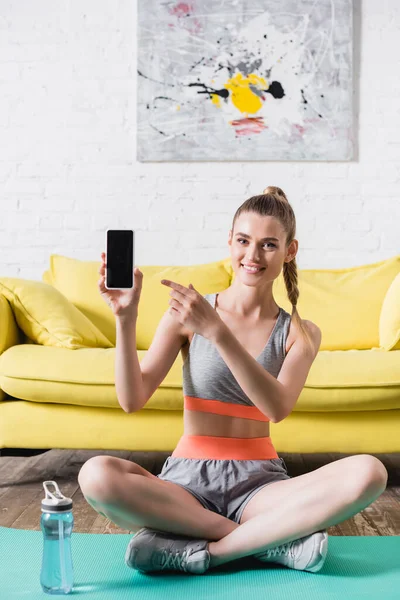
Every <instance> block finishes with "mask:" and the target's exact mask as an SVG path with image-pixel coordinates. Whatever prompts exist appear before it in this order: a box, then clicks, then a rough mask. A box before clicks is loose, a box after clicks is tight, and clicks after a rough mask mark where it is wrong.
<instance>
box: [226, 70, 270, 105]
mask: <svg viewBox="0 0 400 600" xmlns="http://www.w3.org/2000/svg"><path fill="white" fill-rule="evenodd" d="M250 85H253V86H255V87H257V88H259V89H262V90H266V89H268V87H269V86H268V83H267V82H266V80H265V79H264V78H263V77H259V76H258V75H256V74H255V73H251V74H250V75H248V77H243V75H242V73H237V75H235V76H234V77H232V78H231V79H228V81H227V83H226V84H225V87H226V89H228V90H231V92H232V94H231V100H232V102H233V104H234V105H235V106H236V108H237V109H239V110H240V112H242V113H251V114H254V113H256V112H257V111H259V110H260V108H261V107H262V101H261V98H260V97H259V96H257V95H256V94H255V93H254V92H253V91H252V90H251V89H250Z"/></svg>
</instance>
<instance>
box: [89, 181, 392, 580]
mask: <svg viewBox="0 0 400 600" xmlns="http://www.w3.org/2000/svg"><path fill="white" fill-rule="evenodd" d="M295 232H296V221H295V216H294V212H293V209H292V207H291V206H290V204H289V202H288V200H287V198H286V196H285V194H284V192H283V191H282V190H281V189H280V188H278V187H272V186H270V187H268V188H266V189H265V190H264V193H263V194H261V195H259V196H253V197H251V198H249V199H248V200H246V202H244V203H243V204H242V205H241V206H240V207H239V209H238V210H237V211H236V214H235V216H234V219H233V225H232V230H231V231H230V232H229V240H228V244H229V246H230V253H231V259H232V268H233V270H234V272H235V279H234V281H233V283H232V285H231V286H230V287H229V288H227V289H226V290H223V291H222V292H221V293H218V294H216V293H213V294H206V295H205V296H204V297H203V296H202V295H201V294H199V293H198V292H197V290H195V289H194V287H193V286H192V285H191V284H189V287H185V286H183V285H180V284H178V283H176V282H172V281H168V280H163V281H162V282H161V283H163V284H165V285H167V286H168V287H170V289H171V291H170V295H171V299H170V301H169V304H170V309H169V310H168V312H167V313H166V315H165V316H164V317H165V318H164V317H163V320H165V321H166V322H168V326H167V325H166V326H165V327H164V325H163V327H162V328H161V327H159V330H160V331H159V330H157V332H156V334H155V336H154V339H153V343H152V347H151V348H150V349H149V350H148V352H147V353H146V357H145V358H144V359H143V360H142V362H141V363H140V368H139V367H138V365H137V363H136V362H135V363H133V357H132V356H130V355H131V354H136V352H134V351H133V350H134V349H135V348H136V343H135V345H134V349H132V351H130V350H128V349H129V348H132V346H133V342H132V343H131V346H129V342H128V338H123V337H122V336H123V335H124V334H123V331H124V327H123V326H122V325H123V324H124V323H125V330H126V329H127V327H126V323H127V322H128V323H129V324H130V328H131V329H132V327H133V328H134V322H135V317H137V306H138V302H139V297H140V290H141V284H142V274H141V273H140V271H139V270H138V269H135V290H134V291H123V292H118V291H115V290H114V291H110V290H106V288H105V287H104V268H105V264H104V263H103V264H102V267H101V269H100V273H101V275H102V279H101V280H100V281H99V287H100V291H101V293H102V294H103V296H104V297H105V299H106V301H107V302H109V304H110V306H111V307H112V309H113V310H114V313H115V314H116V318H117V349H118V337H120V340H121V341H120V350H119V352H120V356H123V357H124V358H123V359H121V361H122V360H126V363H127V364H130V365H131V366H132V369H133V372H135V369H136V367H137V372H138V373H139V375H142V376H143V377H142V381H143V384H144V383H145V382H148V381H149V380H150V378H149V375H150V372H151V373H152V374H153V375H154V378H155V381H154V380H153V382H152V386H150V384H148V387H147V388H146V390H145V389H144V388H143V390H141V391H142V395H141V396H140V398H141V402H140V403H139V401H138V404H137V405H135V410H139V409H140V408H141V407H142V406H143V405H144V403H145V402H146V401H147V399H148V398H149V397H151V395H152V392H153V391H154V390H155V389H156V388H157V387H158V385H159V383H158V381H159V380H160V378H163V377H164V376H165V375H164V374H163V375H162V376H161V374H160V371H161V370H162V368H161V366H160V364H161V363H162V362H163V361H162V356H163V355H162V353H161V350H160V348H161V345H162V343H164V344H165V343H166V342H165V338H166V337H167V338H168V336H167V335H166V331H169V338H170V343H171V344H172V342H171V338H172V336H174V339H176V340H177V342H179V343H176V345H175V346H174V348H175V349H176V353H175V354H174V355H172V354H171V353H172V350H171V349H170V351H169V352H168V355H169V363H168V369H169V366H170V365H171V364H172V362H173V361H174V360H175V358H176V354H177V352H178V351H179V348H182V353H183V357H184V364H183V392H184V425H185V428H184V435H183V436H182V437H181V439H180V440H179V442H178V445H177V447H176V448H175V450H174V451H173V453H172V455H171V456H169V457H168V459H167V461H166V462H165V464H164V466H163V469H162V472H161V473H160V474H159V475H158V476H157V477H156V476H154V475H152V474H151V473H149V472H148V471H146V470H145V469H143V468H142V467H140V466H139V465H136V464H135V463H132V462H130V461H125V460H123V459H117V458H115V457H101V456H99V457H93V458H92V459H90V461H87V463H85V465H84V466H83V467H82V470H81V472H80V476H79V483H80V485H81V487H82V489H83V490H84V493H85V497H86V498H87V499H88V501H89V502H90V503H91V504H92V506H94V508H95V509H96V510H98V511H99V512H100V508H101V510H102V511H103V512H102V513H101V514H106V515H107V516H108V517H109V518H110V519H111V520H112V521H114V522H115V523H116V524H118V525H120V526H121V527H124V528H128V529H130V530H132V529H136V531H137V534H136V535H135V536H134V537H133V538H132V540H131V541H130V543H129V545H128V548H127V551H126V555H125V562H126V564H127V565H128V566H130V567H132V568H136V569H138V570H141V571H143V572H151V571H158V570H181V571H186V572H188V573H204V572H205V571H207V570H208V569H209V568H212V567H216V566H218V565H220V564H223V563H225V562H228V561H231V560H234V559H237V558H241V557H244V556H249V555H254V556H255V557H256V558H257V559H259V560H261V561H266V562H267V561H271V562H279V563H281V564H284V565H285V566H287V567H289V568H294V569H300V570H308V571H311V572H317V571H319V570H320V569H321V567H322V566H323V563H324V561H325V557H326V554H327V544H328V535H327V532H326V528H328V527H330V526H333V525H335V524H337V523H340V522H342V521H344V520H346V519H348V518H349V517H351V516H353V515H354V514H356V513H358V512H359V511H360V510H362V509H364V508H365V507H366V506H368V505H369V504H371V503H372V502H373V501H374V500H375V499H376V498H377V497H378V496H379V495H380V494H382V493H383V491H384V489H385V487H386V482H387V471H386V469H385V467H384V465H383V464H382V463H381V461H379V460H378V459H377V458H375V457H374V456H370V455H365V454H364V455H358V456H350V457H346V458H343V459H341V460H338V461H335V462H333V463H330V464H328V465H324V466H323V467H321V468H319V469H316V470H314V471H312V472H310V473H306V474H304V475H300V476H298V477H290V476H289V475H288V473H287V469H286V465H285V462H284V460H283V459H281V458H280V457H279V456H278V454H277V452H276V450H275V448H274V446H273V443H272V441H271V438H270V436H269V421H272V422H274V423H278V422H280V421H282V420H283V419H284V418H286V417H287V416H288V415H289V414H290V413H291V411H292V410H293V408H294V406H295V404H296V401H297V399H298V397H299V395H300V392H301V390H302V388H303V387H304V384H305V382H306V379H307V375H308V373H309V370H310V368H311V365H312V363H313V361H314V359H315V357H316V356H317V353H318V349H319V347H320V343H321V331H320V329H319V328H318V326H317V325H316V324H314V323H312V322H311V321H306V320H302V319H301V318H300V316H299V313H298V311H297V309H296V305H297V301H298V297H299V290H298V288H297V266H296V258H295V257H296V254H297V250H298V241H297V240H296V239H295ZM282 269H283V278H284V282H285V285H286V290H287V294H288V298H289V300H290V302H291V304H292V314H289V313H288V312H286V311H285V310H283V309H282V308H281V307H279V306H278V305H277V304H276V302H275V300H274V298H273V294H272V287H273V282H274V280H275V279H276V278H277V277H278V276H279V275H280V273H281V272H282ZM132 306H135V310H134V311H132V312H131V313H129V311H130V310H131V307H132ZM124 311H125V312H124ZM126 312H128V313H129V316H128V321H123V322H122V325H121V323H120V324H118V323H119V322H120V321H121V319H122V318H123V316H124V315H125V316H126ZM132 315H133V317H132ZM168 327H169V329H168ZM174 327H175V329H174ZM118 328H119V329H118ZM161 329H162V333H163V335H161ZM118 331H119V336H118ZM177 332H179V334H180V337H178V335H177ZM125 335H127V334H126V332H125ZM157 348H158V352H159V354H158V355H157V354H156V352H157ZM123 349H124V353H123ZM128 354H129V356H127V355H128ZM156 357H157V359H158V369H159V372H158V380H157V377H156V375H155V369H156V367H155V366H154V365H155V362H156ZM117 359H118V353H117V354H116V360H117ZM152 360H153V361H154V365H152V368H151V369H150V366H149V365H150V364H152ZM164 360H165V362H166V359H164ZM133 365H134V366H133ZM117 366H118V365H117V364H116V367H117ZM164 367H165V369H166V366H165V365H164ZM140 369H141V371H140ZM165 369H164V372H165ZM120 370H122V367H119V368H116V373H117V374H118V373H119V372H120ZM116 383H117V381H116ZM139 384H140V381H136V380H135V385H134V386H133V389H138V388H139ZM126 387H127V390H126V397H127V398H128V396H129V394H130V395H131V396H132V387H131V388H130V391H129V390H128V386H126ZM118 389H119V390H120V393H119V394H118V398H119V400H120V403H121V398H122V384H121V383H119V388H118V387H117V390H118ZM138 397H139V395H138ZM143 398H144V400H143ZM126 403H128V400H127V401H126ZM132 410H133V409H132Z"/></svg>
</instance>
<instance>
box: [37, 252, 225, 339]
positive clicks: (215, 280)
mask: <svg viewBox="0 0 400 600" xmlns="http://www.w3.org/2000/svg"><path fill="white" fill-rule="evenodd" d="M228 264H230V258H228V259H223V260H219V261H216V262H212V263H205V264H199V265H193V266H140V267H139V268H140V270H141V271H142V273H143V283H142V292H141V295H140V302H139V312H138V321H137V327H136V346H137V349H138V350H148V348H150V345H151V342H152V339H153V337H154V333H155V331H156V329H157V327H158V324H159V322H160V319H161V317H162V315H163V314H164V312H165V311H166V310H167V309H168V308H169V305H168V302H169V299H170V295H169V292H170V288H169V287H167V286H165V285H162V284H161V283H160V281H161V279H170V280H171V281H175V282H177V283H181V284H182V285H185V286H188V285H189V283H192V284H193V285H194V287H195V288H196V290H197V291H198V292H199V293H200V294H203V295H204V294H208V293H212V292H218V291H221V290H223V289H225V288H227V287H229V284H230V277H231V275H230V272H229V268H228ZM99 267H100V261H81V260H78V259H75V258H69V257H66V256H60V255H58V254H52V255H51V257H50V269H49V271H46V272H45V273H44V274H43V280H44V281H46V282H47V283H49V284H51V285H54V287H55V288H57V289H58V290H59V291H60V292H62V293H63V294H64V295H65V296H66V298H68V300H69V301H70V302H72V304H74V305H75V306H76V307H77V308H79V310H80V311H81V312H82V313H83V314H84V315H86V316H87V317H88V318H89V319H90V320H91V321H92V322H93V323H94V324H95V325H96V326H97V327H98V328H99V329H100V331H102V332H103V333H104V335H105V336H106V337H107V338H108V339H109V340H110V342H112V344H113V345H114V346H115V342H116V338H115V317H114V314H113V312H112V310H111V309H110V307H109V306H108V305H107V304H106V303H105V302H104V299H103V298H102V297H101V295H100V292H99V289H98V285H97V282H98V280H99V278H100V275H99Z"/></svg>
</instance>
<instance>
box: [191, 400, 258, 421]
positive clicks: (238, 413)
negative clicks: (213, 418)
mask: <svg viewBox="0 0 400 600" xmlns="http://www.w3.org/2000/svg"><path fill="white" fill-rule="evenodd" d="M183 405H184V408H185V409H186V410H198V411H200V412H208V413H213V414H216V415H226V416H228V417H241V418H242V419H253V420H254V421H266V422H269V419H268V417H266V416H265V415H264V414H263V413H262V412H261V411H260V410H259V409H258V408H257V406H245V405H244V404H234V403H233V402H232V403H228V402H221V400H207V399H206V398H196V397H195V396H184V397H183Z"/></svg>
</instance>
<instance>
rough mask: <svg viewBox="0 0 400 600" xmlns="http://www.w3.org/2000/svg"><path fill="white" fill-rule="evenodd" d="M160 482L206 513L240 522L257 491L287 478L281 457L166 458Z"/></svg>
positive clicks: (288, 476) (288, 477)
mask: <svg viewBox="0 0 400 600" xmlns="http://www.w3.org/2000/svg"><path fill="white" fill-rule="evenodd" d="M157 477H159V478H160V479H163V480H164V481H171V482H172V483H176V484H178V485H180V486H181V487H183V488H185V490H187V491H188V492H189V493H190V494H192V495H193V496H194V497H195V498H196V499H197V500H198V501H199V502H200V503H201V504H202V505H203V506H204V508H207V509H208V510H212V511H214V512H216V513H218V514H220V515H222V516H224V517H227V518H228V519H231V520H232V521H234V522H235V523H240V518H241V516H242V512H243V510H244V508H245V506H246V504H247V503H248V501H249V500H250V499H251V498H252V497H253V496H254V494H256V493H257V492H258V490H260V489H261V488H263V487H265V486H266V485H269V484H270V483H275V481H281V480H282V479H290V475H288V473H287V468H286V464H285V461H284V460H283V458H270V459H265V460H216V459H197V458H181V457H176V456H169V457H168V458H167V460H166V461H165V463H164V465H163V468H162V470H161V473H160V474H159V475H157Z"/></svg>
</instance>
